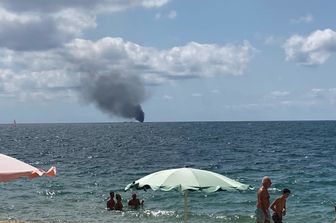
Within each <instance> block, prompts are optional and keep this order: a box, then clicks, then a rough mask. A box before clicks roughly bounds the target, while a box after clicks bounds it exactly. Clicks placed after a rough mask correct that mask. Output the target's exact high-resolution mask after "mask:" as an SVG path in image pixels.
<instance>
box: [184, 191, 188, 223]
mask: <svg viewBox="0 0 336 223" xmlns="http://www.w3.org/2000/svg"><path fill="white" fill-rule="evenodd" d="M184 223H188V190H185V191H184Z"/></svg>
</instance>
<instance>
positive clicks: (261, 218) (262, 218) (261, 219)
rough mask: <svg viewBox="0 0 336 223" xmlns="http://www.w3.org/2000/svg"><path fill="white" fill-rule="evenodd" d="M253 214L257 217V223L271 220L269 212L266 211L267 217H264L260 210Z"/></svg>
mask: <svg viewBox="0 0 336 223" xmlns="http://www.w3.org/2000/svg"><path fill="white" fill-rule="evenodd" d="M255 213H256V217H257V222H262V223H264V222H265V220H270V218H271V216H270V213H269V210H267V216H265V213H264V212H263V210H262V209H261V208H257V209H256V211H255Z"/></svg>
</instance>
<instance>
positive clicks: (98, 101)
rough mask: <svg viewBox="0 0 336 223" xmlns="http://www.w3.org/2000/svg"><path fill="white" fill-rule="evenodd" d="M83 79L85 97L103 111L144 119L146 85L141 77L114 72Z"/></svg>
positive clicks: (112, 114)
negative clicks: (143, 103)
mask: <svg viewBox="0 0 336 223" xmlns="http://www.w3.org/2000/svg"><path fill="white" fill-rule="evenodd" d="M81 80H82V88H81V90H82V91H83V95H84V98H85V99H86V100H87V101H88V102H91V103H94V104H95V105H96V106H97V107H98V108H99V109H101V110H102V111H103V112H105V113H107V114H109V115H110V116H114V115H117V116H121V117H124V118H130V119H132V118H134V119H136V120H138V121H139V122H143V121H144V119H145V113H144V112H143V110H142V108H141V105H140V104H141V103H142V102H143V101H144V100H145V87H144V84H143V83H142V81H141V80H140V78H138V77H136V76H135V75H130V74H127V75H125V74H122V73H120V72H113V73H104V74H101V73H100V74H90V75H85V76H84V77H82V78H81Z"/></svg>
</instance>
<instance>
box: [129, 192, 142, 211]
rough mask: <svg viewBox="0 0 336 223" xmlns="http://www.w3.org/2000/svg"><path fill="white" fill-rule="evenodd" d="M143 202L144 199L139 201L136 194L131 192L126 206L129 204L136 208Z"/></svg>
mask: <svg viewBox="0 0 336 223" xmlns="http://www.w3.org/2000/svg"><path fill="white" fill-rule="evenodd" d="M143 203H144V201H143V200H142V201H141V202H140V200H139V199H138V198H137V196H136V194H132V199H131V200H129V201H128V206H130V207H132V208H138V207H139V206H140V205H142V204H143Z"/></svg>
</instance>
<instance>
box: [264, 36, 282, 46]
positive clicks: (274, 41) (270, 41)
mask: <svg viewBox="0 0 336 223" xmlns="http://www.w3.org/2000/svg"><path fill="white" fill-rule="evenodd" d="M283 42H284V38H282V37H276V36H268V37H266V38H265V39H264V44H266V45H270V46H272V45H276V46H278V45H281V44H282V43H283Z"/></svg>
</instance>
